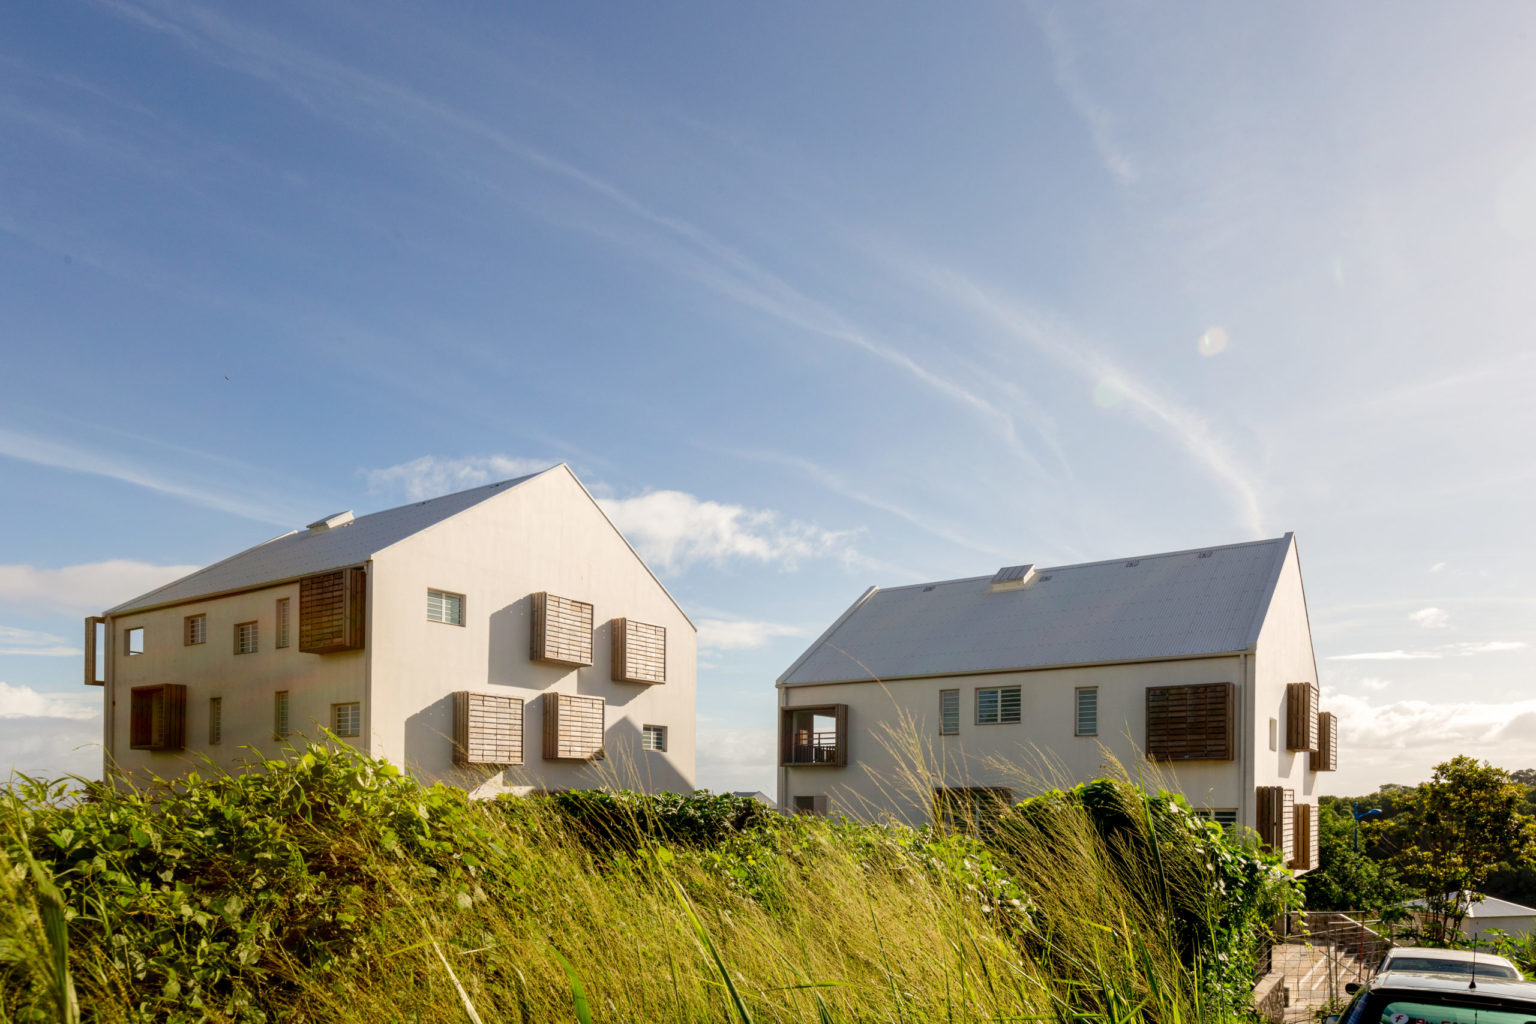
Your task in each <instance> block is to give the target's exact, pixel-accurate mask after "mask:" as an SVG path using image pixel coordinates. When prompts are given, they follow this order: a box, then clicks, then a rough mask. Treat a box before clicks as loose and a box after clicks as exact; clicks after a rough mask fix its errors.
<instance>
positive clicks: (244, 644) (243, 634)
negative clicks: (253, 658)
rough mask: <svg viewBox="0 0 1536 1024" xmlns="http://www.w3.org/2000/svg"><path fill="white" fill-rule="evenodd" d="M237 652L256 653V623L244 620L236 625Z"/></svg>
mask: <svg viewBox="0 0 1536 1024" xmlns="http://www.w3.org/2000/svg"><path fill="white" fill-rule="evenodd" d="M235 653H236V654H255V653H256V623H254V622H242V623H240V624H238V625H237V626H235Z"/></svg>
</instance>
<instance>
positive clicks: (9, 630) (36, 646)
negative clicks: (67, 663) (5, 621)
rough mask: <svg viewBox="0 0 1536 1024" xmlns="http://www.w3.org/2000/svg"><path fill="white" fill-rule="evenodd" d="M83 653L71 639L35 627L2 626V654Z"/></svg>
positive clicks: (0, 637) (0, 639) (56, 655)
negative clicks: (72, 644) (72, 643)
mask: <svg viewBox="0 0 1536 1024" xmlns="http://www.w3.org/2000/svg"><path fill="white" fill-rule="evenodd" d="M80 653H82V652H81V650H80V648H78V647H72V646H70V643H69V641H67V640H65V639H64V638H63V637H61V636H54V635H53V634H52V633H43V632H39V631H38V630H35V629H17V628H16V627H14V626H0V654H32V655H38V656H42V657H59V658H62V657H67V656H69V655H76V654H80Z"/></svg>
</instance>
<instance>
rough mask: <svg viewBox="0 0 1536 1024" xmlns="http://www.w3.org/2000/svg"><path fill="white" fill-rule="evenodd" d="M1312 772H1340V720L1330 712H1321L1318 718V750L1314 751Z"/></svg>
mask: <svg viewBox="0 0 1536 1024" xmlns="http://www.w3.org/2000/svg"><path fill="white" fill-rule="evenodd" d="M1312 770H1313V771H1315V772H1335V771H1338V770H1339V720H1338V719H1337V718H1336V717H1334V715H1333V713H1332V712H1330V711H1322V712H1319V713H1318V716H1317V749H1316V750H1314V751H1312Z"/></svg>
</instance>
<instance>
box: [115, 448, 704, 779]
mask: <svg viewBox="0 0 1536 1024" xmlns="http://www.w3.org/2000/svg"><path fill="white" fill-rule="evenodd" d="M86 648H87V649H86V659H85V664H86V682H87V683H90V684H95V685H101V686H103V687H104V688H105V695H104V696H105V701H106V715H105V737H104V740H105V746H106V760H107V768H108V771H109V773H110V772H111V771H113V770H116V771H118V772H122V773H125V774H127V775H129V776H132V777H138V778H147V777H149V776H159V777H163V778H168V777H173V776H175V775H177V774H179V773H181V772H182V771H184V770H185V769H186V768H187V767H188V766H189V765H191V764H193V763H194V762H198V761H202V760H203V759H207V760H209V761H211V762H213V763H214V764H216V765H219V766H223V767H235V766H236V765H238V764H240V763H242V762H244V761H247V760H250V759H252V758H254V757H255V756H257V755H256V754H255V753H253V750H252V749H247V748H254V750H257V751H260V752H261V754H265V755H272V754H275V753H277V752H278V751H280V750H281V749H282V748H283V747H284V746H285V745H287V744H289V743H291V742H294V740H295V739H296V738H297V737H300V736H310V737H317V736H318V735H319V734H320V730H321V727H325V728H328V729H330V730H332V731H333V732H334V733H335V734H336V735H337V736H338V737H341V738H343V739H344V741H345V742H348V743H352V744H355V745H356V746H357V747H359V748H360V749H362V750H363V751H366V752H367V753H369V754H372V755H374V756H378V757H384V758H388V759H389V760H391V761H393V762H395V763H396V764H399V765H400V766H401V767H403V768H405V769H407V770H408V771H410V772H411V773H412V774H413V775H415V776H417V777H418V778H421V779H423V780H426V781H446V782H451V783H453V784H455V785H460V786H463V787H464V788H466V789H468V790H470V791H472V792H474V793H476V794H477V795H493V794H495V793H498V792H509V791H510V792H521V791H527V790H529V789H538V788H549V789H556V788H567V787H576V786H591V785H595V784H599V783H600V782H602V781H607V780H613V779H614V777H615V776H617V782H618V783H619V784H624V785H630V786H633V787H636V788H641V789H646V790H650V791H661V790H674V791H680V792H689V791H691V790H692V788H693V780H694V691H695V672H696V654H697V638H696V631H695V629H694V626H693V623H692V622H690V621H689V619H688V617H687V615H685V614H684V613H683V611H682V609H681V608H680V607H679V606H678V605H677V603H676V602H675V601H674V600H673V599H672V597H671V595H670V594H668V593H667V591H666V589H665V588H664V587H663V586H662V585H661V583H660V582H659V581H658V580H657V579H656V577H655V576H654V575H653V574H652V573H651V571H650V570H649V569H648V568H646V566H645V563H644V562H642V561H641V560H640V557H639V555H637V554H636V553H635V551H634V549H632V548H631V547H630V546H629V544H628V543H627V542H626V541H625V540H624V538H623V537H622V536H621V535H620V534H619V532H618V530H617V529H616V528H615V527H614V526H613V524H612V523H611V522H610V521H609V520H608V518H607V516H605V515H604V514H603V512H602V510H601V509H600V508H599V507H598V506H597V503H596V502H594V501H593V500H592V496H591V495H590V494H588V493H587V491H586V489H585V488H583V487H582V485H581V483H580V482H579V481H578V480H577V479H576V476H575V474H573V473H572V472H571V471H570V469H569V468H567V467H566V466H564V465H560V466H556V467H554V468H553V469H549V470H546V471H544V472H542V473H536V474H533V475H531V476H526V477H522V478H521V479H517V480H508V481H505V482H503V483H497V484H490V485H488V486H485V487H478V488H475V489H474V490H469V491H463V492H461V493H458V494H450V495H447V496H445V497H441V498H435V499H432V500H430V501H422V502H417V503H415V504H411V505H406V506H403V507H400V508H394V509H389V510H387V511H384V512H376V513H374V514H372V515H366V516H361V517H357V518H354V517H353V516H352V514H351V513H350V512H345V513H342V514H340V515H336V516H331V517H329V518H327V519H323V520H320V521H318V522H316V523H313V524H311V525H310V526H309V528H308V529H306V530H302V531H294V532H291V533H287V534H284V535H283V536H281V537H277V538H275V539H273V540H270V541H267V542H266V543H264V544H258V545H257V546H256V547H253V548H251V549H249V550H247V551H243V552H241V553H240V554H237V555H235V556H233V557H231V558H228V559H225V560H224V561H222V562H217V563H215V564H213V565H210V566H208V567H207V568H205V569H201V570H199V571H198V572H195V573H193V574H192V575H190V576H187V577H185V578H183V579H180V580H177V581H176V582H174V583H171V584H168V585H167V586H164V587H161V588H160V589H158V590H155V591H151V592H150V593H148V594H144V595H143V596H141V597H137V598H134V599H133V600H132V601H128V602H126V603H125V604H121V605H119V606H117V607H116V608H113V609H111V610H110V611H108V612H106V613H105V614H104V615H102V616H98V617H93V618H91V619H88V620H87V622H86ZM600 761H601V762H603V763H602V764H601V765H598V764H597V763H596V762H600Z"/></svg>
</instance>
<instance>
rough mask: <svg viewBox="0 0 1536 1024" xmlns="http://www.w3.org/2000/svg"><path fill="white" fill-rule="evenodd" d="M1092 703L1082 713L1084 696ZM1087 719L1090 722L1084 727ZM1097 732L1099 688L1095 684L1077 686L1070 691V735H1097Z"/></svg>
mask: <svg viewBox="0 0 1536 1024" xmlns="http://www.w3.org/2000/svg"><path fill="white" fill-rule="evenodd" d="M1085 697H1086V698H1088V701H1089V702H1090V703H1092V705H1093V707H1092V708H1091V709H1090V710H1089V711H1088V712H1087V714H1084V709H1083V704H1084V698H1085ZM1085 720H1087V721H1088V722H1089V723H1090V724H1089V726H1088V727H1086V728H1085V727H1084V725H1083V723H1084V721H1085ZM1098 734H1099V688H1098V687H1097V686H1079V687H1077V688H1075V689H1074V690H1073V691H1072V735H1074V736H1097V735H1098Z"/></svg>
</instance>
